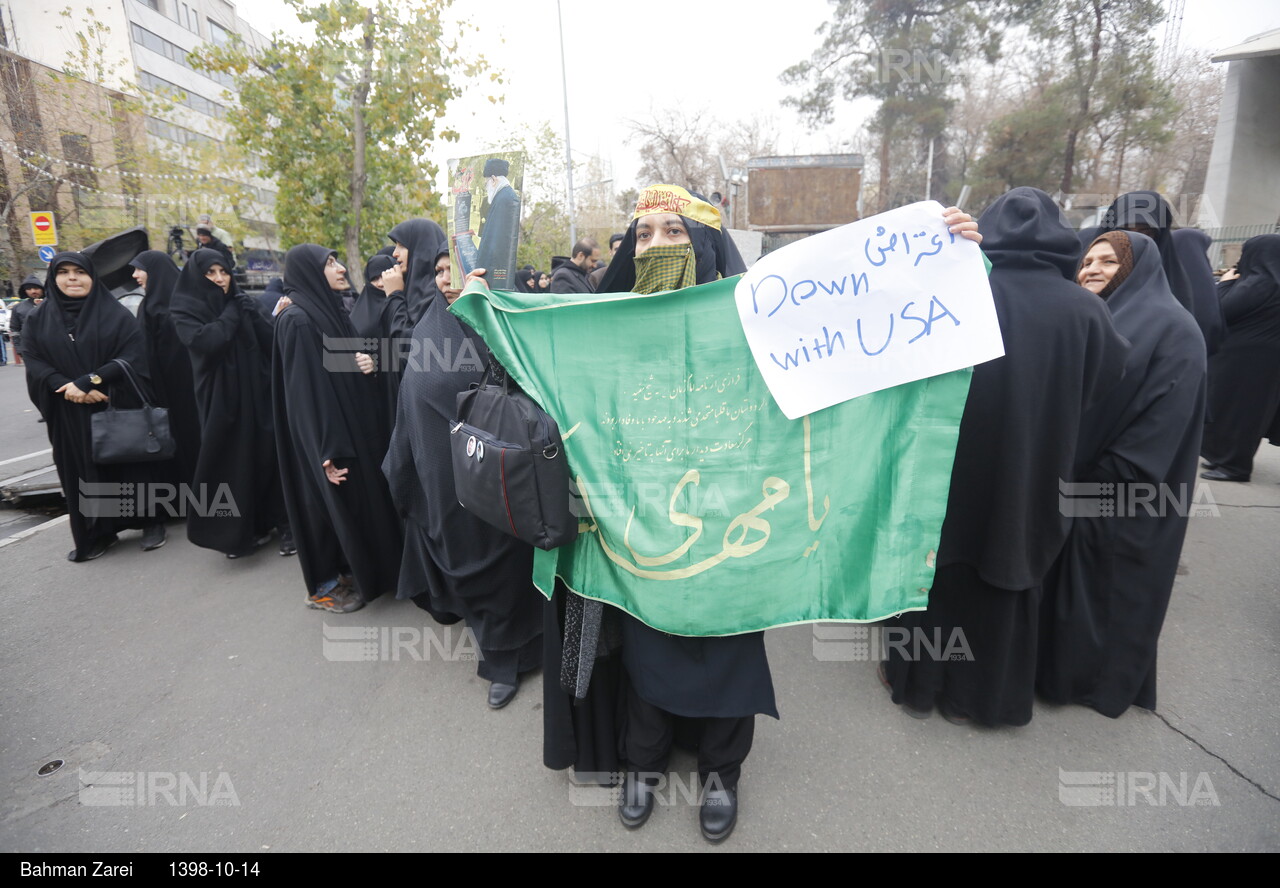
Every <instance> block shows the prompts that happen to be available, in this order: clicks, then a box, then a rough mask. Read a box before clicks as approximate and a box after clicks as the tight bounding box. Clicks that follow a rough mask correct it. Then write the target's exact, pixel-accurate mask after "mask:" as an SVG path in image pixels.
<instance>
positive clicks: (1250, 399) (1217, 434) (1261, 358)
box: [1200, 234, 1280, 481]
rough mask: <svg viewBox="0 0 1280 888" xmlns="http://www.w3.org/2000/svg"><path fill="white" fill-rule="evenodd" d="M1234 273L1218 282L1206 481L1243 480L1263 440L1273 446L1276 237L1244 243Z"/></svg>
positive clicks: (1279, 312) (1278, 420)
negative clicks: (1222, 327)
mask: <svg viewBox="0 0 1280 888" xmlns="http://www.w3.org/2000/svg"><path fill="white" fill-rule="evenodd" d="M1236 273H1237V275H1238V276H1237V277H1235V278H1232V279H1227V277H1226V276H1225V275H1224V276H1223V281H1222V282H1221V283H1219V284H1218V295H1219V297H1220V298H1221V299H1222V314H1223V317H1225V318H1226V321H1227V335H1226V338H1225V339H1224V340H1223V342H1222V347H1221V348H1220V349H1219V350H1218V353H1217V354H1216V355H1214V356H1213V360H1212V361H1210V362H1209V419H1210V422H1209V424H1208V425H1206V426H1205V429H1204V443H1203V445H1202V446H1201V448H1200V455H1201V456H1203V457H1204V459H1205V468H1206V469H1207V471H1205V472H1203V473H1201V475H1200V477H1202V478H1208V479H1209V480H1211V481H1248V480H1249V477H1250V475H1251V474H1252V473H1253V456H1254V454H1255V453H1256V452H1257V450H1258V444H1259V443H1261V441H1262V439H1263V437H1264V436H1265V437H1267V438H1270V439H1271V443H1272V444H1275V445H1277V446H1280V234H1260V235H1258V236H1257V237H1251V238H1249V239H1248V240H1247V241H1245V242H1244V247H1243V249H1241V251H1240V262H1239V263H1238V264H1237V266H1236Z"/></svg>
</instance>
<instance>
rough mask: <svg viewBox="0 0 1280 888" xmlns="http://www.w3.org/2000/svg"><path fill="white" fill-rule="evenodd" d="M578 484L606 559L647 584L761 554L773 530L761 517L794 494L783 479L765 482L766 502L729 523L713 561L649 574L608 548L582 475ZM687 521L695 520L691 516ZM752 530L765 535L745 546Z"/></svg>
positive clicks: (681, 577)
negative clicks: (763, 513) (736, 534)
mask: <svg viewBox="0 0 1280 888" xmlns="http://www.w3.org/2000/svg"><path fill="white" fill-rule="evenodd" d="M688 478H689V475H688V474H687V473H686V475H685V476H684V478H682V479H681V483H688V482H687V479H688ZM577 483H578V489H579V491H580V492H581V495H582V505H583V507H584V508H585V509H586V510H587V515H588V516H589V517H590V518H591V520H592V522H593V523H594V524H595V525H596V539H597V540H599V542H600V549H601V551H603V552H604V554H605V556H606V557H607V558H608V559H609V560H610V561H612V562H613V563H614V564H616V565H618V567H620V568H622V569H623V570H625V571H626V572H627V573H629V574H631V575H633V576H637V577H640V578H641V579H645V580H684V579H688V578H689V577H692V576H697V575H698V574H700V573H704V572H705V571H708V570H710V569H711V568H713V567H715V566H716V565H717V564H720V563H722V562H723V561H725V560H726V559H728V558H742V557H744V556H746V555H750V554H752V553H753V552H758V551H760V549H762V548H763V547H764V545H765V543H767V542H768V541H769V533H770V530H771V529H770V527H769V522H767V521H765V520H764V519H762V518H761V517H760V514H761V513H762V512H767V511H769V510H770V509H773V508H775V507H776V506H777V505H778V504H779V503H781V502H782V501H783V500H785V499H786V498H787V497H788V496H790V494H791V486H790V485H789V484H787V482H785V481H783V480H782V479H781V478H774V477H769V478H766V479H765V480H764V483H763V484H762V485H761V493H762V494H763V499H761V500H760V502H759V503H757V504H756V505H755V506H754V507H753V508H752V509H751V510H750V511H748V512H745V513H743V514H742V515H739V516H738V517H737V518H735V519H733V521H732V522H730V524H729V528H728V529H727V530H726V531H725V534H724V541H723V547H722V548H721V550H720V551H719V552H717V553H716V554H715V555H712V556H711V557H710V558H704V559H703V560H702V561H699V562H697V563H695V564H691V565H689V566H688V567H682V568H679V569H678V570H667V571H662V570H646V569H645V568H643V567H640V566H637V565H636V564H635V563H632V562H631V561H628V560H627V559H626V558H624V557H622V556H621V555H619V554H618V553H617V552H615V551H614V550H613V549H611V548H610V547H609V543H608V541H606V540H605V538H604V536H605V535H604V533H603V531H602V530H601V529H600V528H599V522H598V521H596V518H595V513H594V512H593V511H592V508H591V497H590V495H589V494H588V493H587V483H586V481H584V480H583V478H582V476H581V475H579V476H578V478H577ZM672 500H673V502H674V496H673V497H672ZM685 517H689V518H692V516H685ZM686 526H688V525H686ZM735 530H740V531H741V533H740V535H739V537H738V539H737V540H730V539H729V537H730V535H731V534H733V532H734V531H735ZM750 530H757V531H759V532H760V533H761V534H762V536H761V537H760V539H757V540H753V541H752V542H750V543H746V542H745V540H746V538H747V535H748V533H749V532H750Z"/></svg>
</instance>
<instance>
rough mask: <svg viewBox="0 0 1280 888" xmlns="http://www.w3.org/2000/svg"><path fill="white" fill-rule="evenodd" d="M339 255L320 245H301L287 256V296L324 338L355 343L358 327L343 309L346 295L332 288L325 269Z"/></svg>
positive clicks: (285, 276)
mask: <svg viewBox="0 0 1280 888" xmlns="http://www.w3.org/2000/svg"><path fill="white" fill-rule="evenodd" d="M337 255H338V251H337V250H330V249H329V248H328V247H322V246H320V245H319V244H299V245H298V246H296V247H293V248H292V249H290V250H289V252H288V253H286V254H285V256H284V292H285V295H286V296H288V297H289V299H290V300H291V301H292V302H293V305H292V306H290V309H292V308H293V307H295V306H296V307H297V308H299V309H301V310H302V311H304V312H305V313H306V315H307V317H308V318H310V319H311V323H312V324H314V325H315V326H316V329H318V330H319V331H320V332H321V334H322V335H324V336H334V337H343V338H348V339H354V338H355V337H356V335H357V334H356V330H355V327H353V326H352V325H351V318H350V317H349V316H348V315H347V313H346V312H345V311H343V309H342V294H343V292H344V291H339V290H335V289H333V288H332V287H330V286H329V281H328V279H327V278H326V277H325V274H324V268H325V265H327V264H328V262H329V257H330V256H333V257H334V258H337Z"/></svg>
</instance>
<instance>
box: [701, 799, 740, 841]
mask: <svg viewBox="0 0 1280 888" xmlns="http://www.w3.org/2000/svg"><path fill="white" fill-rule="evenodd" d="M737 823H738V791H737V790H736V789H708V790H706V791H705V792H704V793H703V794H702V806H701V808H700V809H699V811H698V826H699V828H700V829H701V830H702V837H703V838H704V839H706V840H707V841H708V842H710V843H711V844H713V845H718V844H719V843H720V842H723V841H724V840H725V839H727V838H729V833H731V832H733V828H734V826H735V825H736V824H737Z"/></svg>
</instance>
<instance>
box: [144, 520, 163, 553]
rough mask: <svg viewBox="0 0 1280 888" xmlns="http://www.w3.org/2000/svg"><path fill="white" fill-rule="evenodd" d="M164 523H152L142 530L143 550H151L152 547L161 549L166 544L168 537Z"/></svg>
mask: <svg viewBox="0 0 1280 888" xmlns="http://www.w3.org/2000/svg"><path fill="white" fill-rule="evenodd" d="M167 538H168V537H167V535H166V534H165V530H164V525H163V524H152V525H150V526H149V527H145V528H143V530H142V551H143V552H150V551H151V550H152V549H159V548H160V547H161V546H163V545H164V544H165V540H166V539H167Z"/></svg>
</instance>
